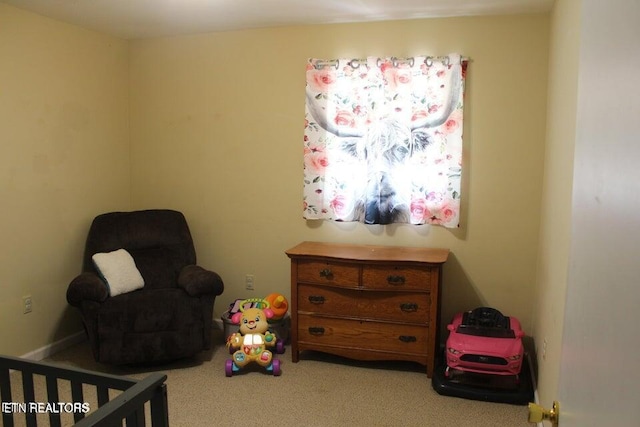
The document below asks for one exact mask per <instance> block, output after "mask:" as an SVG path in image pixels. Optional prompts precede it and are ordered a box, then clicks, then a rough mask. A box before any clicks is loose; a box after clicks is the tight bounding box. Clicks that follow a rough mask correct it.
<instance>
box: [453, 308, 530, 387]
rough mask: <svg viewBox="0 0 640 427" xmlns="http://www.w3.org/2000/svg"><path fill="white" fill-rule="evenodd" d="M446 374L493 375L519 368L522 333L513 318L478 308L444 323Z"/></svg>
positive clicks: (506, 373)
mask: <svg viewBox="0 0 640 427" xmlns="http://www.w3.org/2000/svg"><path fill="white" fill-rule="evenodd" d="M447 329H448V330H449V338H448V339H447V344H446V352H445V353H446V360H447V366H446V369H445V377H449V376H450V375H452V374H451V370H459V371H463V372H476V373H481V374H492V375H515V377H516V380H519V374H520V370H521V369H522V358H523V356H524V347H523V346H522V337H523V336H524V332H523V331H522V329H521V328H520V322H519V321H518V319H516V318H515V317H513V316H511V317H508V316H504V315H503V314H502V313H500V312H499V311H498V310H496V309H494V308H489V307H479V308H476V309H475V310H472V311H467V312H464V313H458V314H456V315H455V316H454V317H453V320H452V322H451V324H449V325H448V326H447Z"/></svg>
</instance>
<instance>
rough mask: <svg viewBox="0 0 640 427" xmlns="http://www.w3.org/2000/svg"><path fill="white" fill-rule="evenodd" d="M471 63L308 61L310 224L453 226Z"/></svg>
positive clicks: (306, 191) (456, 215) (306, 201)
mask: <svg viewBox="0 0 640 427" xmlns="http://www.w3.org/2000/svg"><path fill="white" fill-rule="evenodd" d="M466 65H467V62H466V61H463V60H461V58H460V56H459V55H454V54H452V55H449V56H447V57H437V58H432V57H414V58H406V59H397V58H384V59H380V58H367V59H366V60H359V59H351V60H349V59H339V60H332V61H327V60H320V59H310V60H309V64H308V65H307V73H306V74H307V82H306V110H305V114H306V115H305V132H304V217H305V218H306V219H328V220H335V221H361V222H364V223H367V224H390V223H396V222H404V223H411V224H438V225H442V226H445V227H457V226H458V222H459V217H460V176H461V172H462V107H463V92H464V79H465V74H466Z"/></svg>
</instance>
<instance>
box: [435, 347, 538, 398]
mask: <svg viewBox="0 0 640 427" xmlns="http://www.w3.org/2000/svg"><path fill="white" fill-rule="evenodd" d="M443 361H444V357H441V358H440V361H439V362H438V363H437V364H436V366H435V368H434V371H433V378H432V379H431V385H432V386H433V389H434V390H435V391H436V392H437V393H438V394H441V395H444V396H455V397H461V398H464V399H472V400H483V401H486V402H498V403H509V404H513V405H527V404H528V403H529V402H533V399H534V397H533V382H532V381H531V371H530V369H529V363H528V360H527V358H526V357H525V358H524V361H523V364H522V373H521V374H520V376H519V381H518V380H516V378H515V377H513V376H504V375H490V374H476V373H473V372H461V371H456V372H455V373H454V372H450V374H449V377H448V378H447V377H445V374H444V371H445V369H446V363H445V362H443Z"/></svg>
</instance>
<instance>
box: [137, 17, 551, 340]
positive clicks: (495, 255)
mask: <svg viewBox="0 0 640 427" xmlns="http://www.w3.org/2000/svg"><path fill="white" fill-rule="evenodd" d="M548 46H549V17H548V16H547V15H530V16H503V17H470V18H456V19H433V20H412V21H397V22H382V23H369V24H344V25H319V26H300V27H287V28H277V29H258V30H248V31H237V32H223V33H212V34H204V35H197V36H185V37H174V38H164V39H152V40H140V41H133V42H131V81H130V85H131V152H132V165H133V168H132V201H133V207H135V208H152V207H170V208H176V209H180V210H182V211H184V212H185V214H186V216H187V219H188V220H189V222H190V225H191V228H192V233H193V235H194V240H195V244H196V249H197V251H198V254H199V261H200V264H202V265H204V266H206V267H210V268H213V269H215V270H217V271H218V272H219V273H220V274H221V275H222V277H223V278H224V280H225V285H226V290H225V293H224V294H223V296H222V297H220V298H219V299H218V301H217V302H216V313H217V315H219V314H220V313H221V312H222V311H224V310H225V309H226V306H227V304H228V303H229V302H231V301H233V300H234V299H235V298H241V297H249V296H263V295H265V294H266V293H268V292H272V291H279V292H282V293H284V294H285V295H289V264H288V258H287V257H286V256H285V254H284V251H285V250H286V249H287V248H289V247H291V246H293V245H295V244H296V243H298V242H300V241H303V240H320V241H336V242H353V243H366V244H383V245H409V246H431V247H446V248H450V249H451V250H452V256H451V258H450V260H449V262H448V263H447V264H446V266H445V272H444V291H443V294H444V300H443V318H444V319H445V320H448V319H449V318H450V317H451V315H452V314H453V313H454V312H456V311H460V310H466V309H471V308H474V307H475V306H477V305H481V304H483V305H491V306H494V307H497V308H499V309H501V310H503V311H504V312H506V313H508V314H511V315H515V316H518V317H519V318H520V319H521V320H522V322H523V324H524V327H525V328H526V330H527V332H529V331H530V330H531V329H532V316H533V307H532V303H531V301H532V298H533V296H534V293H535V291H534V289H535V285H536V260H537V255H538V240H539V223H540V219H539V218H540V211H541V194H542V174H543V160H544V142H545V127H546V124H545V121H546V105H547V104H546V93H547V72H548ZM449 52H459V53H461V54H463V55H466V56H469V57H470V58H471V64H470V66H469V73H468V80H467V93H466V107H465V129H464V150H465V151H464V168H465V169H464V172H463V174H464V175H463V195H462V200H463V204H462V209H463V212H462V225H461V228H460V229H458V230H453V231H450V230H447V229H444V228H441V227H427V226H424V227H414V226H408V225H393V226H386V227H383V226H364V225H361V224H336V223H330V222H306V221H305V220H303V219H302V136H303V119H304V67H305V64H306V60H307V58H308V57H319V58H336V57H352V56H355V57H365V56H374V55H378V56H410V55H414V54H437V55H439V54H446V53H449ZM247 273H250V274H254V275H255V288H256V290H255V291H254V292H249V291H245V290H244V276H245V274H247Z"/></svg>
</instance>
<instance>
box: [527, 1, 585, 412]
mask: <svg viewBox="0 0 640 427" xmlns="http://www.w3.org/2000/svg"><path fill="white" fill-rule="evenodd" d="M580 8H581V0H558V1H557V2H556V5H555V8H554V11H553V14H552V19H551V32H550V34H551V43H550V55H549V102H548V107H547V148H546V153H545V168H544V185H543V198H542V211H541V227H540V255H539V259H538V283H537V285H536V299H535V304H534V306H535V312H534V328H533V331H532V332H533V334H534V336H535V338H536V347H537V363H538V366H539V367H540V369H539V378H538V393H539V396H540V402H542V403H544V404H545V405H546V406H547V407H550V405H551V403H552V402H553V400H554V399H556V398H557V386H558V378H559V372H560V350H561V347H562V331H563V325H564V312H565V294H566V289H567V273H568V269H569V250H570V245H571V206H572V188H573V158H574V149H575V139H576V110H577V90H578V54H579V45H580V27H581V24H580Z"/></svg>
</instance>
